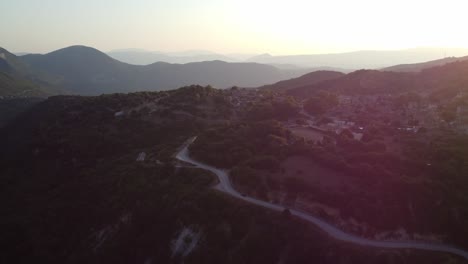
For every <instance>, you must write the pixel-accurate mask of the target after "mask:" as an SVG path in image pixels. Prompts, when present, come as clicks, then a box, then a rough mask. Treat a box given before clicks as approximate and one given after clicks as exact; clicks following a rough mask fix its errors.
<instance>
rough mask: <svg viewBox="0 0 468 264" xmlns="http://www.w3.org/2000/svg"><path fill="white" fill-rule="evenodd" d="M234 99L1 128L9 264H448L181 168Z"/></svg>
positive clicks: (146, 100) (175, 98)
mask: <svg viewBox="0 0 468 264" xmlns="http://www.w3.org/2000/svg"><path fill="white" fill-rule="evenodd" d="M225 99H226V97H225V96H224V91H221V90H215V89H212V88H209V87H187V88H182V89H179V90H175V91H169V92H157V93H156V92H152V93H147V92H145V93H133V94H128V95H122V94H115V95H103V96H99V97H77V96H58V97H51V98H49V99H47V100H46V101H44V102H42V103H40V104H38V105H36V106H34V107H33V108H32V109H31V110H30V111H28V112H26V113H24V114H22V115H21V116H20V117H19V118H18V119H16V120H15V121H14V122H12V123H10V124H9V125H8V126H7V127H6V128H5V129H3V130H0V140H1V145H2V148H1V149H0V163H1V164H0V182H1V184H0V205H1V208H3V209H2V210H3V211H2V217H1V219H0V230H1V234H2V235H1V236H0V246H1V248H2V252H3V253H2V254H1V255H0V262H1V263H31V262H36V263H187V264H189V263H206V264H209V263H256V264H258V263H310V262H311V261H314V262H319V263H344V262H346V263H399V262H400V260H402V263H442V262H444V261H449V260H450V257H447V256H445V255H438V254H431V253H427V252H410V251H393V250H379V249H368V248H360V247H356V246H349V245H346V244H340V243H338V242H336V241H332V240H330V239H329V238H327V237H326V236H325V235H324V234H323V233H322V232H319V231H317V230H315V229H314V228H313V227H311V226H309V225H306V224H305V223H303V222H300V221H297V220H295V219H294V218H291V216H290V215H289V214H288V213H287V212H285V213H283V214H279V213H273V212H270V211H267V210H261V209H259V208H257V207H254V206H250V205H247V204H244V203H242V202H239V201H237V200H233V199H231V198H229V197H226V196H224V195H222V194H221V193H218V192H216V191H215V190H213V189H211V188H209V186H210V185H211V184H213V177H212V175H210V174H208V173H206V172H205V171H201V170H198V169H195V168H187V167H178V168H176V167H175V166H174V165H175V164H174V163H173V162H174V160H173V158H172V155H173V154H174V153H175V152H176V150H177V148H178V147H179V146H181V145H182V143H183V142H184V141H185V140H186V139H188V138H189V137H191V136H194V135H196V134H198V133H199V131H202V130H205V129H207V128H209V127H211V126H214V125H215V124H216V123H218V124H222V123H223V122H224V123H227V122H226V120H227V118H229V117H232V116H231V114H230V113H231V111H232V110H233V109H232V108H231V107H230V106H229V105H228V104H225V103H223V100H225ZM142 152H144V153H145V154H146V155H145V158H144V161H136V159H137V157H139V156H141V155H140V154H141V153H142ZM452 260H454V259H452Z"/></svg>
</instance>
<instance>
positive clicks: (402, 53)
mask: <svg viewBox="0 0 468 264" xmlns="http://www.w3.org/2000/svg"><path fill="white" fill-rule="evenodd" d="M466 55H468V49H443V48H414V49H406V50H387V51H385V50H383V51H373V50H365V51H356V52H347V53H335V54H312V55H288V56H272V55H269V54H262V55H259V56H255V57H252V58H250V59H249V60H248V61H250V62H257V63H264V64H291V65H296V66H298V67H332V68H342V69H379V68H384V67H389V66H392V65H398V64H410V63H420V62H425V61H431V60H437V59H441V58H444V57H447V56H457V57H460V56H466Z"/></svg>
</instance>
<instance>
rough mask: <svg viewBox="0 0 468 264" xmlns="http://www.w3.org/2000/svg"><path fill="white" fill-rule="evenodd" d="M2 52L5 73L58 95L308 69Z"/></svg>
mask: <svg viewBox="0 0 468 264" xmlns="http://www.w3.org/2000/svg"><path fill="white" fill-rule="evenodd" d="M3 51H4V52H1V53H2V54H4V55H3V56H2V57H1V58H0V59H1V61H0V65H3V66H2V68H1V69H0V71H1V72H4V73H6V74H9V75H11V74H10V72H13V71H12V70H10V69H14V75H15V76H17V77H18V81H20V79H26V80H28V81H31V82H33V83H34V84H35V85H37V84H41V85H43V86H47V87H55V88H57V87H58V88H60V91H57V90H55V92H53V93H72V94H80V95H96V94H102V93H115V92H133V91H155V90H168V89H175V88H178V87H182V86H185V85H191V84H200V85H212V86H214V87H217V88H228V87H232V86H240V87H257V86H261V85H264V84H268V83H273V82H277V81H280V80H282V79H287V78H293V77H297V76H300V75H302V74H304V73H306V72H308V71H309V70H306V69H278V68H276V67H273V66H270V65H262V64H258V63H251V62H249V63H228V62H223V61H205V62H194V63H187V64H170V63H165V62H158V63H153V64H150V65H145V66H141V65H131V64H127V63H123V62H120V61H118V60H115V59H113V58H111V57H110V56H108V55H106V54H105V53H102V52H100V51H98V50H96V49H93V48H90V47H84V46H72V47H68V48H64V49H60V50H57V51H54V52H51V53H48V54H44V55H42V54H27V55H24V56H15V55H13V54H11V53H9V52H7V51H6V50H3ZM0 87H4V85H2V86H0ZM2 90H4V89H3V88H2ZM18 90H21V89H18ZM23 90H24V89H23ZM50 90H52V89H50ZM50 90H49V91H47V93H48V94H49V93H51V91H50ZM5 93H6V94H7V95H15V94H16V92H14V93H13V92H5Z"/></svg>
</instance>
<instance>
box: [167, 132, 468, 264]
mask: <svg viewBox="0 0 468 264" xmlns="http://www.w3.org/2000/svg"><path fill="white" fill-rule="evenodd" d="M195 139H196V137H194V138H192V139H190V140H189V141H188V143H186V144H185V145H184V146H183V148H182V149H181V150H180V151H179V152H178V153H177V154H176V158H177V159H178V160H180V161H184V162H187V163H190V164H192V165H195V166H196V167H198V168H201V169H204V170H208V171H211V172H213V173H214V174H216V176H217V177H218V179H219V183H218V184H217V185H216V186H215V187H214V188H215V189H217V190H219V191H221V192H224V193H227V194H229V195H231V196H234V197H236V198H238V199H241V200H244V201H247V202H249V203H252V204H256V205H259V206H262V207H265V208H268V209H272V210H275V211H283V210H284V209H285V207H284V206H281V205H277V204H272V203H269V202H265V201H262V200H258V199H255V198H252V197H247V196H242V195H241V194H240V193H239V192H237V191H236V190H235V189H234V188H233V187H232V184H231V182H230V180H229V174H228V172H227V171H225V170H221V169H218V168H215V167H212V166H210V165H207V164H204V163H201V162H198V161H196V160H194V159H192V158H191V157H190V155H189V150H188V147H189V145H190V144H191V143H193V142H194V141H195ZM289 211H290V212H291V214H292V215H294V216H296V217H298V218H301V219H303V220H305V221H308V222H310V223H312V224H314V225H316V226H317V227H318V228H320V229H322V230H323V231H325V232H326V233H327V234H328V235H330V236H331V237H333V238H335V239H337V240H341V241H344V242H349V243H353V244H357V245H361V246H367V247H377V248H392V249H421V250H428V251H437V252H446V253H452V254H455V255H458V256H461V257H463V258H465V259H466V260H468V251H466V250H463V249H460V248H456V247H454V246H450V245H444V244H436V243H430V242H418V241H387V240H385V241H379V240H371V239H367V238H362V237H359V236H356V235H352V234H348V233H345V232H343V231H342V230H340V229H338V228H337V227H335V226H333V225H331V224H329V223H327V222H325V221H323V220H321V219H319V218H317V217H314V216H312V215H310V214H308V213H305V212H302V211H298V210H295V209H289Z"/></svg>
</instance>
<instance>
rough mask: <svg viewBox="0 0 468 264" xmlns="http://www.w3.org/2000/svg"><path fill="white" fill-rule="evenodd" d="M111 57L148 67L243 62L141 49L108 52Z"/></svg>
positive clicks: (210, 54)
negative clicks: (153, 64)
mask: <svg viewBox="0 0 468 264" xmlns="http://www.w3.org/2000/svg"><path fill="white" fill-rule="evenodd" d="M107 55H109V56H110V57H112V58H114V59H116V60H119V61H121V62H125V63H129V64H135V65H148V64H152V63H155V62H167V63H191V62H202V61H214V60H220V61H225V62H240V61H241V60H239V59H235V58H231V57H228V56H225V55H221V54H217V53H214V52H209V51H187V52H179V53H176V52H173V53H163V52H158V51H146V50H140V49H125V50H115V51H110V52H107Z"/></svg>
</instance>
